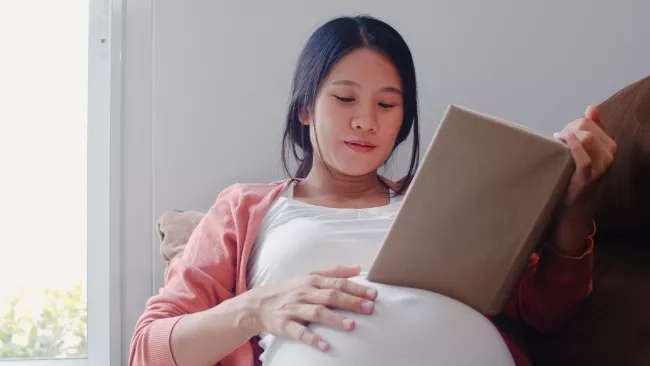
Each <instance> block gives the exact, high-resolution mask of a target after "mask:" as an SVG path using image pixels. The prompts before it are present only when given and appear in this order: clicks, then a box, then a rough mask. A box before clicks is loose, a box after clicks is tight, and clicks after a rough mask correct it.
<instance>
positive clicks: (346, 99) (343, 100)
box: [334, 95, 354, 103]
mask: <svg viewBox="0 0 650 366" xmlns="http://www.w3.org/2000/svg"><path fill="white" fill-rule="evenodd" d="M334 97H335V98H336V99H338V100H340V101H341V102H343V103H350V102H354V98H345V97H339V96H338V95H335V96H334Z"/></svg>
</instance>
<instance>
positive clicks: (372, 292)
mask: <svg viewBox="0 0 650 366" xmlns="http://www.w3.org/2000/svg"><path fill="white" fill-rule="evenodd" d="M375 295H377V290H375V289H374V288H369V289H366V296H367V297H369V298H371V299H372V298H374V297H375Z"/></svg>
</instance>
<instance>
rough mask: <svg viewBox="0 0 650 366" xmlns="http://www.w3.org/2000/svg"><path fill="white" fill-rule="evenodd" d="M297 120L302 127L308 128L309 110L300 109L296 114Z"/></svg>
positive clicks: (309, 122) (309, 121)
mask: <svg viewBox="0 0 650 366" xmlns="http://www.w3.org/2000/svg"><path fill="white" fill-rule="evenodd" d="M298 119H299V120H300V123H302V124H303V125H305V126H309V125H310V124H311V111H310V108H301V109H300V112H299V113H298Z"/></svg>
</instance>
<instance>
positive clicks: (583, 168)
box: [567, 133, 593, 185]
mask: <svg viewBox="0 0 650 366" xmlns="http://www.w3.org/2000/svg"><path fill="white" fill-rule="evenodd" d="M567 145H568V146H569V150H570V151H571V155H572V156H573V160H574V161H575V164H576V173H577V174H576V178H578V179H579V180H580V183H582V185H587V184H588V183H589V182H590V181H591V179H592V175H593V161H592V159H591V157H590V156H589V154H588V153H587V151H586V150H585V148H584V147H583V145H582V143H581V141H580V139H579V138H578V137H577V136H576V135H575V134H573V133H569V134H568V135H567Z"/></svg>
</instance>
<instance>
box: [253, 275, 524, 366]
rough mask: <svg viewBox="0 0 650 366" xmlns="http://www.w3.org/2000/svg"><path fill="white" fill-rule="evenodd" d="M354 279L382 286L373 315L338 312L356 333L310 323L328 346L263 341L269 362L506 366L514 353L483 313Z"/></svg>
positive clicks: (278, 365) (290, 365) (269, 365)
mask: <svg viewBox="0 0 650 366" xmlns="http://www.w3.org/2000/svg"><path fill="white" fill-rule="evenodd" d="M350 280H352V281H354V282H357V283H360V284H363V285H366V286H371V287H374V288H376V289H377V290H378V296H377V298H376V301H375V311H374V312H373V314H370V315H365V314H360V313H357V312H350V311H345V310H334V311H335V312H337V313H341V314H343V315H344V316H346V317H349V318H351V319H354V321H355V323H356V326H355V328H354V329H353V330H352V331H345V330H338V329H335V328H332V327H328V326H324V325H322V324H317V323H312V324H310V325H309V326H308V328H309V329H310V330H311V331H312V332H314V333H315V334H317V335H318V336H319V337H320V338H322V339H323V340H324V341H326V342H328V343H329V345H330V348H329V349H328V350H327V351H325V352H323V351H320V350H318V349H315V348H313V347H309V346H307V345H305V344H304V343H300V342H297V341H293V340H289V339H283V338H278V337H270V339H269V338H267V339H266V340H264V342H265V344H264V347H265V351H264V353H263V355H262V360H263V364H264V365H265V366H294V365H296V366H297V365H310V366H325V365H340V366H347V365H349V366H352V365H355V366H356V365H400V366H410V365H413V366H415V365H441V366H443V365H444V366H479V365H481V366H484V365H490V366H493V365H495V366H502V365H503V366H507V365H514V361H513V359H512V356H511V354H510V352H509V350H508V348H507V346H506V344H505V342H504V341H503V338H502V337H501V335H500V334H499V332H498V330H497V329H496V327H495V326H494V325H493V324H492V322H491V321H490V320H489V319H487V318H486V317H485V316H483V315H482V314H480V313H479V312H477V311H475V310H474V309H472V308H470V307H469V306H467V305H465V304H462V303H460V302H458V301H456V300H453V299H451V298H448V297H446V296H443V295H440V294H436V293H433V292H429V291H424V290H418V289H411V288H405V287H397V286H389V285H383V284H377V283H371V282H369V281H366V280H365V279H364V277H363V276H361V275H360V276H356V277H353V278H351V279H350Z"/></svg>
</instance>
